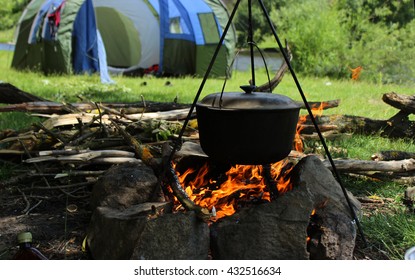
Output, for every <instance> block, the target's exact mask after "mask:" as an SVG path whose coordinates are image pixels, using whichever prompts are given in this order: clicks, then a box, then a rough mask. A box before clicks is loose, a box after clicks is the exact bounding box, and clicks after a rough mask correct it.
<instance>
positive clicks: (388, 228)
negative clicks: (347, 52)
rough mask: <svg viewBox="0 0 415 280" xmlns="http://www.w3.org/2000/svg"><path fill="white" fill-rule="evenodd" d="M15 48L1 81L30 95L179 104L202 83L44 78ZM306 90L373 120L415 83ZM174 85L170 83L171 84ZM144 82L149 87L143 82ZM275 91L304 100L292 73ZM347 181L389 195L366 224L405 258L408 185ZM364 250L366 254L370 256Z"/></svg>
mask: <svg viewBox="0 0 415 280" xmlns="http://www.w3.org/2000/svg"><path fill="white" fill-rule="evenodd" d="M11 60H12V52H6V51H0V81H3V82H8V83H11V84H13V85H15V86H16V87H18V88H20V89H22V90H24V91H27V92H29V93H32V94H35V95H38V96H42V97H44V98H47V99H50V100H53V101H62V102H63V101H65V102H76V101H79V100H80V98H83V99H85V100H92V101H108V102H115V101H117V102H120V101H124V102H134V101H141V100H142V99H143V98H144V99H145V100H150V101H164V102H170V101H173V100H174V99H175V98H177V100H178V102H181V103H190V102H192V101H193V98H194V96H195V94H196V92H197V90H198V88H199V86H200V83H201V79H200V78H190V77H187V78H154V77H143V78H128V77H113V79H114V81H115V82H116V83H115V84H114V85H104V84H102V83H100V80H99V77H98V76H95V75H92V76H58V75H57V76H43V75H41V74H38V73H33V72H17V71H14V70H12V69H10V67H9V66H10V64H11ZM256 74H257V84H262V83H265V82H266V81H267V78H266V75H265V72H263V71H258V72H257V73H256ZM249 79H250V74H249V73H247V72H235V73H234V74H233V77H232V78H231V79H229V80H228V81H226V89H225V91H239V86H240V85H244V84H247V82H248V80H249ZM299 79H300V83H301V85H302V88H303V91H304V92H305V94H306V96H307V98H308V100H309V101H324V100H333V99H340V100H341V103H340V106H339V107H338V108H333V109H330V110H329V111H327V114H349V115H356V116H364V117H369V118H374V119H388V118H390V117H391V116H393V115H394V114H395V113H396V112H397V110H396V109H394V108H392V107H391V106H389V105H386V104H385V103H384V102H383V101H382V95H383V94H384V93H387V92H391V91H394V92H397V93H400V94H408V95H412V94H415V90H414V85H382V84H368V83H362V82H359V81H351V80H350V79H349V77H345V78H344V80H330V79H328V78H326V79H324V78H310V77H301V76H300V77H299ZM167 82H169V83H170V85H169V86H167V85H166V83H167ZM224 82H225V81H224V80H223V79H208V81H207V83H206V85H205V87H204V90H203V92H202V97H203V96H204V95H207V94H209V93H212V92H217V91H220V89H221V88H222V85H223V84H224ZM144 83H145V84H146V85H144ZM276 92H278V93H281V94H284V95H288V96H290V97H291V98H293V99H295V100H301V98H300V95H299V93H298V90H297V88H296V86H295V84H294V82H293V80H292V77H291V76H290V75H289V74H287V75H286V76H285V77H284V79H283V82H282V83H281V84H280V85H279V86H278V87H277V90H276ZM0 115H1V118H0V129H1V130H3V129H7V128H12V129H18V128H24V127H25V126H27V125H28V124H29V123H30V122H33V121H36V119H33V118H31V117H29V116H28V115H26V114H24V113H7V114H6V113H3V114H0ZM329 144H330V146H336V147H341V148H343V149H344V150H345V151H346V152H345V153H344V154H343V155H342V156H345V157H349V158H356V159H370V156H371V155H372V154H373V153H375V152H378V151H381V150H402V151H408V152H415V144H414V142H413V140H408V139H406V140H390V139H386V138H382V137H380V136H377V135H373V136H362V135H354V136H353V137H352V138H350V139H343V140H339V141H336V142H330V143H329ZM345 183H346V186H347V188H348V189H350V190H351V191H352V192H353V193H354V194H355V195H357V196H373V197H381V198H385V199H387V201H389V203H387V205H383V206H382V207H381V208H376V209H371V208H370V209H369V208H368V209H366V210H365V212H364V215H363V216H362V225H363V229H364V232H365V234H366V235H367V236H366V238H367V239H368V240H369V243H370V246H369V247H370V248H368V249H365V250H375V251H376V252H381V253H382V254H383V255H384V257H385V258H390V259H402V258H403V254H404V251H405V249H407V248H409V247H411V246H415V226H414V215H413V214H410V213H408V212H407V211H406V210H405V207H404V206H403V203H402V198H403V192H404V190H405V189H406V188H407V186H406V185H401V184H397V183H393V182H376V181H370V180H364V179H360V178H358V179H357V178H353V177H350V178H349V177H345ZM366 253H367V251H363V252H362V254H366Z"/></svg>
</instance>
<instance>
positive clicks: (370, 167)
mask: <svg viewBox="0 0 415 280" xmlns="http://www.w3.org/2000/svg"><path fill="white" fill-rule="evenodd" d="M323 163H324V165H325V166H326V167H327V168H329V169H331V165H330V162H329V161H328V160H324V161H323ZM334 164H335V165H336V168H337V170H339V171H341V172H351V173H353V172H361V171H381V172H407V171H413V170H415V159H405V160H396V161H395V160H393V161H372V160H353V159H335V160H334Z"/></svg>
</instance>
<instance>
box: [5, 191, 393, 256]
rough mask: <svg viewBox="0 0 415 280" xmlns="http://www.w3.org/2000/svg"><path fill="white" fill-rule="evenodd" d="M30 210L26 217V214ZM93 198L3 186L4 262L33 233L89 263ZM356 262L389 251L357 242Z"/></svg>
mask: <svg viewBox="0 0 415 280" xmlns="http://www.w3.org/2000/svg"><path fill="white" fill-rule="evenodd" d="M362 207H363V208H362V209H363V211H364V212H370V211H375V210H376V211H378V210H379V208H381V207H385V208H387V205H385V204H373V203H363V204H362ZM28 209H30V210H29V212H28V213H26V214H24V213H22V211H24V210H26V211H27V210H28ZM90 217H91V211H90V209H89V197H88V195H86V196H85V197H83V198H72V197H68V196H67V195H65V194H62V193H60V192H51V191H48V192H45V193H44V194H41V193H39V192H37V193H36V195H34V194H25V195H23V194H22V193H21V192H19V191H18V190H16V187H7V188H1V187H0V260H7V259H12V257H13V255H14V254H15V252H16V251H17V248H18V246H17V242H16V237H17V235H18V234H19V233H20V232H22V231H30V232H32V235H33V239H34V240H33V245H34V246H35V247H37V248H38V249H39V250H40V251H41V252H42V253H44V255H45V256H46V257H47V258H49V259H53V260H88V259H90V257H89V255H88V253H87V252H84V251H83V250H82V242H83V240H84V238H85V234H86V230H87V227H88V224H89V221H90ZM354 258H355V259H357V260H365V259H375V260H379V259H388V257H387V255H386V253H385V252H382V251H381V250H379V249H378V248H374V247H372V246H367V247H365V246H364V243H363V241H362V239H361V237H360V236H358V238H357V240H356V247H355V256H354Z"/></svg>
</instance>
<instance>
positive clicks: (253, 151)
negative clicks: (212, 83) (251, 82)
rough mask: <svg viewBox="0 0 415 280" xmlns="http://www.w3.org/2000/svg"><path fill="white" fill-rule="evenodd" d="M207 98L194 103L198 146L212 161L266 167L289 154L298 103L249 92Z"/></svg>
mask: <svg viewBox="0 0 415 280" xmlns="http://www.w3.org/2000/svg"><path fill="white" fill-rule="evenodd" d="M241 88H242V89H244V90H245V92H224V93H214V94H210V95H207V96H206V97H205V98H203V99H202V100H201V101H200V102H198V103H197V104H196V114H197V121H198V126H199V137H200V145H201V147H202V149H203V151H204V152H205V153H206V154H207V155H208V156H209V157H210V158H211V159H212V160H213V161H217V162H221V163H228V164H255V165H256V164H261V165H262V164H268V163H273V162H277V161H280V160H282V159H284V158H285V157H287V156H288V154H289V153H290V151H291V149H292V146H293V140H294V137H295V132H296V126H297V122H298V115H299V111H300V109H301V106H300V104H299V103H297V102H294V101H293V100H292V99H290V98H289V97H287V96H284V95H280V94H274V93H263V92H251V91H250V87H249V86H244V87H241Z"/></svg>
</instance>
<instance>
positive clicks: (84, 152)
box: [0, 83, 415, 209]
mask: <svg viewBox="0 0 415 280" xmlns="http://www.w3.org/2000/svg"><path fill="white" fill-rule="evenodd" d="M383 100H384V101H385V102H386V103H388V104H390V105H391V106H394V107H396V108H399V109H400V110H401V111H400V112H399V113H398V114H396V115H395V116H394V117H392V118H391V119H388V120H372V119H369V118H364V117H358V116H348V115H326V114H320V115H318V116H316V120H317V123H318V125H319V128H320V130H321V132H322V134H323V136H324V137H325V138H327V139H336V138H337V137H348V136H350V135H351V134H353V133H366V134H371V133H377V132H379V131H382V134H383V135H384V136H389V137H407V138H408V137H409V138H414V137H415V135H414V133H415V132H414V131H415V130H414V129H413V128H414V122H413V121H410V120H409V115H410V114H412V113H414V112H415V98H414V97H413V96H403V95H399V94H396V93H387V94H385V95H384V97H383ZM339 102H340V101H339V100H333V101H325V102H310V106H311V107H312V108H320V109H321V111H322V110H327V109H329V108H333V107H336V106H338V105H339ZM0 103H3V104H5V105H3V106H1V107H0V112H17V111H20V112H29V113H31V114H32V115H34V116H38V117H40V118H42V119H41V120H42V121H40V122H39V123H35V124H33V125H32V126H30V127H29V128H27V129H23V130H19V131H15V130H11V129H8V130H5V131H2V132H0V154H1V158H2V161H7V162H9V163H11V164H13V172H12V176H10V179H8V180H4V181H2V182H0V187H3V188H4V187H6V186H10V185H18V186H25V187H24V188H25V189H24V190H23V189H22V192H23V191H26V190H28V191H35V190H45V189H50V190H55V189H56V190H58V191H60V192H63V193H65V194H68V195H72V196H75V197H77V196H79V197H82V196H85V195H86V192H87V189H88V187H89V186H91V185H92V184H94V183H95V182H96V181H97V179H98V178H99V177H100V176H101V175H102V174H103V173H104V172H105V171H106V170H107V169H108V168H109V167H110V166H111V165H113V164H120V163H125V162H137V161H143V162H144V163H145V164H147V165H149V166H150V167H153V169H155V170H158V171H159V172H160V166H161V164H162V161H163V153H164V156H165V153H166V151H165V150H164V149H165V146H166V143H167V144H169V143H171V142H172V141H174V140H175V139H176V138H177V136H178V132H179V131H180V129H181V127H182V125H183V120H184V119H185V118H186V117H187V115H188V112H189V108H190V106H189V105H188V104H178V103H174V102H173V103H157V102H145V101H142V102H137V103H94V102H81V103H72V104H64V103H57V102H52V101H48V100H44V99H41V98H38V97H36V96H34V95H31V94H29V93H26V92H23V91H21V90H19V89H17V88H15V87H14V86H12V85H10V84H5V83H1V84H0ZM298 131H299V133H300V138H301V141H303V142H304V141H310V140H311V141H314V140H318V137H317V134H316V131H315V128H314V126H313V124H312V123H311V121H310V118H309V116H305V117H304V121H302V122H301V123H299V125H298ZM182 140H183V141H185V142H192V143H197V141H198V131H197V121H196V119H195V116H192V120H191V121H190V122H189V125H188V127H187V128H186V131H185V134H184V135H183V139H182ZM309 152H311V153H315V152H316V150H315V149H314V150H312V151H307V150H306V151H305V153H309ZM190 153H194V154H196V153H199V154H200V151H199V150H198V149H195V150H193V151H190ZM304 155H305V154H304V153H301V152H294V151H293V152H292V153H291V155H290V156H291V157H297V158H301V157H303V156H304ZM321 159H322V161H323V162H324V164H325V165H326V166H327V167H328V168H331V167H330V164H329V163H328V162H326V161H325V160H324V155H322V156H321ZM335 163H336V167H337V169H338V170H339V171H340V172H343V173H349V174H350V173H351V174H355V175H358V176H367V177H371V178H375V179H377V180H396V181H399V182H405V183H407V182H414V181H415V157H414V154H413V153H405V152H396V151H384V152H379V153H377V154H374V156H373V158H372V159H371V160H353V159H337V160H335ZM156 173H157V172H156ZM171 173H172V174H170V173H169V174H170V175H171V176H167V177H169V179H168V180H169V182H170V184H171V183H172V182H176V183H173V185H176V187H173V191H174V192H175V195H176V196H179V197H180V196H181V195H182V196H183V198H182V200H181V202H182V204H183V203H184V205H186V203H187V204H188V207H187V208H189V209H193V207H194V205H192V204H191V203H190V202H189V201H187V200H186V199H187V197H186V195H185V194H183V191H182V189H181V188H180V184H179V183H178V182H177V178H174V171H171ZM181 193H182V194H181ZM179 200H180V199H179Z"/></svg>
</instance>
